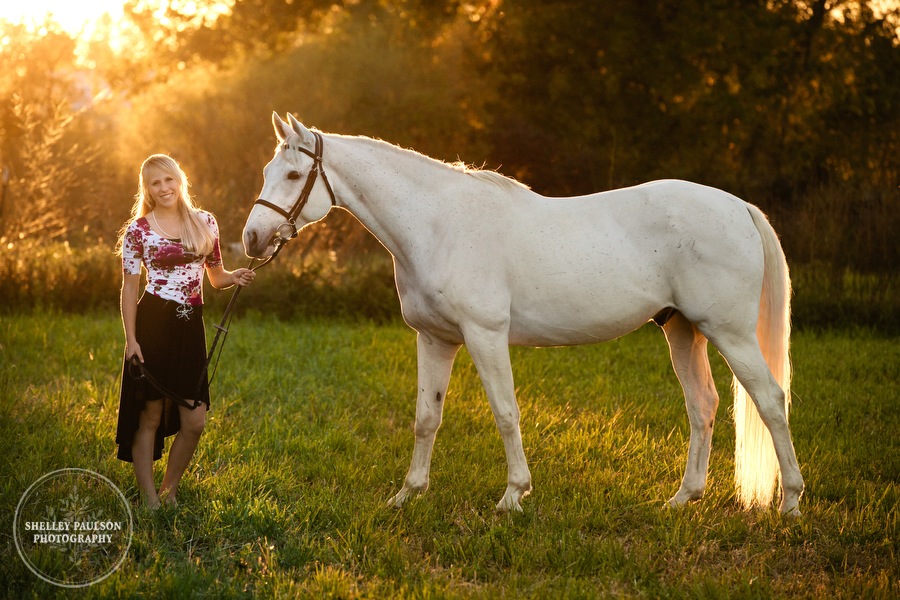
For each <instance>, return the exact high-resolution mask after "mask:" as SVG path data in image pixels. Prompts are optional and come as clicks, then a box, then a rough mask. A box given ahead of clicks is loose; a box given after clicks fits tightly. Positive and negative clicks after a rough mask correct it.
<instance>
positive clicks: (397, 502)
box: [387, 489, 409, 509]
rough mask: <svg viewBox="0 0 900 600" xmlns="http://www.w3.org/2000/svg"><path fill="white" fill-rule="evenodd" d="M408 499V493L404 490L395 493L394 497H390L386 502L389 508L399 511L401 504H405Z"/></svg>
mask: <svg viewBox="0 0 900 600" xmlns="http://www.w3.org/2000/svg"><path fill="white" fill-rule="evenodd" d="M408 497H409V492H407V491H406V490H405V489H404V490H400V491H399V492H397V494H396V495H394V496H392V497H391V499H390V500H388V501H387V505H388V506H390V507H391V508H396V509H401V508H403V503H404V502H406V499H407V498H408Z"/></svg>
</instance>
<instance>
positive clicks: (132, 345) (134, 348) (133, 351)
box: [125, 342, 144, 362]
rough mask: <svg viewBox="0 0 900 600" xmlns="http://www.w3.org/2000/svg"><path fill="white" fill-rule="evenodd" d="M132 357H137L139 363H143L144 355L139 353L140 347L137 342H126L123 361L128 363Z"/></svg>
mask: <svg viewBox="0 0 900 600" xmlns="http://www.w3.org/2000/svg"><path fill="white" fill-rule="evenodd" d="M134 357H137V359H138V360H139V361H141V362H144V354H143V353H142V352H141V345H140V344H138V343H137V342H126V343H125V359H126V360H129V361H130V360H131V359H132V358H134Z"/></svg>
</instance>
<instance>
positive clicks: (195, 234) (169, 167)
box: [120, 154, 215, 255]
mask: <svg viewBox="0 0 900 600" xmlns="http://www.w3.org/2000/svg"><path fill="white" fill-rule="evenodd" d="M156 173H165V174H167V175H172V176H173V177H175V178H176V179H178V180H179V181H180V186H179V187H180V192H179V194H178V197H179V199H180V202H179V203H178V213H179V214H180V216H181V220H182V223H183V226H182V230H181V244H182V245H183V246H184V249H185V250H187V251H189V252H193V253H195V254H200V255H206V254H210V253H211V252H212V251H213V245H214V244H215V238H214V235H213V231H212V230H211V229H210V227H209V224H208V223H207V222H206V220H205V219H204V218H203V216H202V215H201V214H200V209H198V208H197V206H196V205H195V204H194V199H193V198H192V197H191V194H190V192H189V191H188V189H189V186H190V184H189V183H188V178H187V175H186V174H185V172H184V170H183V169H182V168H181V165H179V164H178V162H177V161H175V159H174V158H172V157H170V156H167V155H165V154H153V155H151V156H149V157H148V158H147V160H145V161H144V163H143V164H142V165H141V171H140V176H139V179H138V181H139V183H138V192H137V194H135V196H134V206H132V207H131V217H132V220H134V219H137V218H140V217H143V216H145V215H147V214H148V213H150V212H151V211H152V210H153V209H154V208H156V202H155V201H154V200H153V196H152V195H151V194H150V182H151V181H152V180H153V175H154V174H156ZM123 233H124V231H123ZM120 246H121V236H120Z"/></svg>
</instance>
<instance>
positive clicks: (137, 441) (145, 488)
mask: <svg viewBox="0 0 900 600" xmlns="http://www.w3.org/2000/svg"><path fill="white" fill-rule="evenodd" d="M162 411H163V401H162V400H151V401H149V402H147V403H146V404H145V405H144V410H142V411H141V417H140V421H139V422H138V430H137V433H135V434H134V439H133V440H132V442H131V455H132V460H133V461H134V474H135V476H136V477H137V483H138V488H139V489H140V491H141V497H142V498H143V500H144V505H145V506H147V507H148V508H159V496H158V495H157V493H156V485H154V483H153V443H154V440H155V439H156V430H157V429H158V428H159V421H160V419H161V418H162Z"/></svg>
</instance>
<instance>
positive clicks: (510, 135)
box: [0, 0, 900, 274]
mask: <svg viewBox="0 0 900 600" xmlns="http://www.w3.org/2000/svg"><path fill="white" fill-rule="evenodd" d="M223 7H224V5H223V3H220V2H218V1H216V0H201V1H194V2H187V1H184V0H162V1H160V2H156V3H154V2H148V1H146V0H129V1H128V2H127V3H126V22H125V23H124V24H121V25H118V24H114V23H111V22H106V23H105V24H102V26H101V27H100V28H98V29H97V30H96V31H95V32H94V34H93V36H92V37H91V38H90V39H88V40H84V39H80V40H76V39H73V38H72V37H71V36H69V35H67V34H66V33H65V32H63V31H62V30H61V29H60V28H59V27H58V26H55V25H54V24H53V23H52V22H48V23H46V24H45V26H44V27H43V28H42V29H40V30H38V31H32V30H29V29H28V28H26V27H24V26H22V25H18V24H11V23H2V24H0V28H2V30H0V38H2V44H0V167H2V172H3V182H2V184H3V187H2V197H0V237H2V239H3V243H4V244H6V245H7V246H8V245H9V244H27V243H29V241H32V242H33V241H35V240H46V239H65V240H68V241H70V242H71V243H72V244H81V243H96V242H97V241H98V240H99V241H100V242H101V243H108V244H110V245H111V244H112V240H113V238H114V236H115V234H116V231H117V230H118V228H119V227H120V226H121V224H122V223H123V222H124V220H125V219H126V218H127V216H128V211H129V209H130V206H131V203H132V197H133V195H134V193H135V191H136V185H137V170H138V167H139V165H140V162H141V161H142V159H143V158H144V157H146V156H147V155H149V154H151V153H153V152H166V153H169V154H171V155H172V156H174V157H175V158H176V159H178V160H179V161H180V162H181V163H182V165H183V166H184V167H185V168H186V170H187V171H188V174H189V175H190V176H191V178H192V182H193V193H194V194H195V195H196V196H197V198H198V200H199V202H200V203H201V205H203V206H204V207H206V208H209V209H210V210H213V211H214V212H215V213H216V214H217V216H218V217H219V220H220V225H221V226H222V231H223V237H224V238H225V239H226V241H237V240H238V238H239V235H240V228H241V226H242V224H243V220H244V218H245V216H246V213H247V211H248V210H249V207H250V203H251V201H252V199H253V198H254V197H255V194H256V193H257V191H258V190H259V188H260V186H261V182H262V177H261V171H262V166H263V165H264V164H265V163H266V162H267V160H268V159H269V158H270V157H271V153H272V150H273V147H274V138H273V135H272V132H271V127H270V123H269V115H270V114H271V112H272V111H273V110H275V111H278V112H280V113H281V114H284V113H286V112H292V113H293V114H294V115H296V116H297V117H298V118H300V120H301V121H303V122H304V123H306V124H308V125H310V126H314V127H317V128H319V129H321V130H323V131H332V132H337V133H345V134H359V135H369V136H373V137H378V138H381V139H385V140H387V141H390V142H393V143H396V144H398V145H401V146H405V147H411V148H414V149H416V150H418V151H420V152H423V153H425V154H428V155H430V156H433V157H435V158H439V159H443V160H448V161H456V160H463V161H465V162H467V163H471V164H476V165H479V166H484V167H486V168H492V169H498V170H500V171H501V172H503V173H505V174H507V175H510V176H513V177H516V178H517V179H519V180H521V181H523V182H524V183H526V184H528V185H530V186H531V187H532V188H533V189H534V190H535V191H537V192H539V193H542V194H545V195H574V194H582V193H588V192H593V191H600V190H605V189H611V188H615V187H621V186H626V185H632V184H636V183H641V182H644V181H648V180H651V179H656V178H669V177H675V178H683V179H689V180H692V181H697V182H699V183H704V184H708V185H713V186H716V187H720V188H722V189H725V190H727V191H730V192H732V193H735V194H737V195H739V196H741V197H743V198H745V199H746V200H748V201H750V202H752V203H754V204H757V205H759V206H760V207H762V208H763V209H764V210H766V211H767V212H768V213H769V214H770V215H771V216H772V218H773V220H774V221H775V225H776V228H777V229H778V230H779V232H780V233H781V234H782V237H783V241H784V244H785V247H786V249H787V252H788V254H789V259H790V260H792V262H800V263H815V264H821V265H824V266H827V267H829V268H831V269H834V270H836V271H837V270H840V269H844V268H852V269H855V270H859V271H866V272H880V273H891V274H894V273H896V267H895V265H896V264H897V259H898V258H900V256H898V250H897V246H898V245H897V244H896V241H895V239H894V238H895V236H896V231H898V229H900V228H898V217H897V212H898V211H897V205H898V202H897V200H898V197H900V194H898V185H900V160H898V156H900V152H898V150H900V149H898V135H900V38H898V29H900V8H897V7H893V8H892V7H890V6H889V5H888V4H887V3H880V2H867V1H848V0H738V1H733V0H730V1H728V2H726V1H723V0H677V1H676V0H610V1H608V2H596V1H595V0H567V1H561V2H538V1H535V0H465V1H463V0H439V1H426V0H345V1H344V2H334V1H325V0H278V1H269V0H236V1H235V2H234V3H233V5H232V6H231V7H230V8H223ZM117 43H118V44H119V46H120V47H116V44H117ZM114 48H115V49H114ZM307 241H308V242H311V243H313V244H314V245H315V247H318V248H326V249H328V250H332V251H334V252H337V253H343V254H345V255H358V254H360V253H365V252H369V251H372V249H373V247H374V246H375V244H374V242H373V241H372V240H371V238H369V237H368V236H367V234H365V232H364V231H362V230H361V228H360V227H359V225H358V224H356V223H355V222H354V221H353V220H352V219H351V218H348V217H347V216H346V215H343V216H337V217H331V218H329V220H328V221H327V223H326V224H324V225H321V226H318V227H316V228H315V229H314V231H312V232H310V233H309V234H308V238H307Z"/></svg>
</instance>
